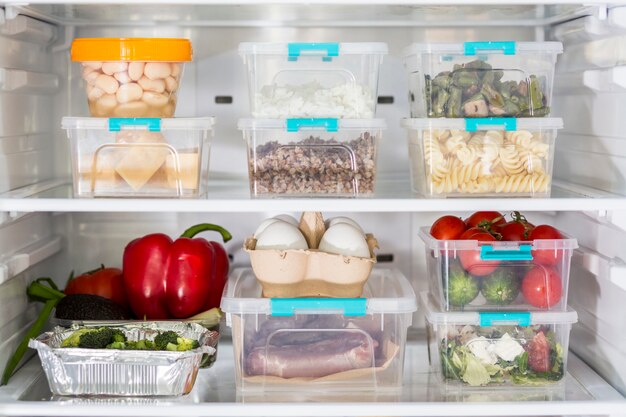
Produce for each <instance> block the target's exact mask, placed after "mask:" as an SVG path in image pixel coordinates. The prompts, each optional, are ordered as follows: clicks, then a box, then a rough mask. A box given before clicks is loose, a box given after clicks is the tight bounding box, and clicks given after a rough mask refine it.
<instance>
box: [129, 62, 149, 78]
mask: <svg viewBox="0 0 626 417" xmlns="http://www.w3.org/2000/svg"><path fill="white" fill-rule="evenodd" d="M145 65H146V64H145V63H143V62H131V63H130V64H128V76H129V77H130V79H131V80H133V81H137V80H138V79H140V78H141V76H142V75H143V67H144V66H145Z"/></svg>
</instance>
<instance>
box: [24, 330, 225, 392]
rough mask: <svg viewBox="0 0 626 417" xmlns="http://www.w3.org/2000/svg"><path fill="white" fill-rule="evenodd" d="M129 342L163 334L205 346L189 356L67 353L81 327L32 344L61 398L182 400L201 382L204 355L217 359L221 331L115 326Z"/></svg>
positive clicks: (104, 351)
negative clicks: (66, 345) (174, 334)
mask: <svg viewBox="0 0 626 417" xmlns="http://www.w3.org/2000/svg"><path fill="white" fill-rule="evenodd" d="M110 327H114V328H118V329H121V330H122V331H124V333H126V337H127V338H128V339H129V340H139V339H153V338H154V336H156V334H157V333H158V332H159V331H165V330H173V331H175V332H177V333H179V334H180V335H181V336H184V337H188V338H192V339H196V340H198V341H199V342H200V347H199V348H198V349H194V350H190V351H186V352H169V351H145V350H137V351H132V350H112V349H79V348H61V347H60V346H61V343H62V342H63V340H64V339H65V338H67V337H68V336H69V335H71V334H72V333H73V332H74V331H76V330H77V329H79V328H80V327H78V326H74V327H72V328H70V329H67V328H62V327H56V328H55V329H54V330H53V331H51V332H46V333H43V334H41V335H40V336H39V337H37V339H31V340H30V341H29V343H28V346H29V347H31V348H33V349H36V350H37V352H38V353H39V358H40V359H41V365H42V367H43V369H44V372H45V374H46V377H47V378H48V384H49V385H50V391H51V392H52V393H53V394H55V395H110V396H179V395H184V394H188V393H189V392H190V391H191V389H192V388H193V385H194V383H195V381H196V376H197V374H198V368H199V367H200V362H201V361H202V357H203V355H204V354H208V355H209V356H214V355H215V354H216V352H217V351H216V349H215V348H214V347H213V346H214V345H215V344H216V343H217V337H218V334H217V332H214V331H209V330H207V329H206V328H204V327H203V326H201V325H199V324H197V323H182V322H142V323H132V324H125V325H115V326H110Z"/></svg>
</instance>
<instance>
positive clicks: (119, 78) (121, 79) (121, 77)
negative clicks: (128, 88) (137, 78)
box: [113, 71, 132, 84]
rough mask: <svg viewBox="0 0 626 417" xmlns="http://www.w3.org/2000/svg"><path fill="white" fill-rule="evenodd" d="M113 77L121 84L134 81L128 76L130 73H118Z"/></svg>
mask: <svg viewBox="0 0 626 417" xmlns="http://www.w3.org/2000/svg"><path fill="white" fill-rule="evenodd" d="M113 76H114V77H115V79H116V80H117V81H119V82H120V83H121V84H124V83H129V82H131V81H132V79H131V78H130V77H129V76H128V73H127V72H126V71H123V72H116V73H115V74H113Z"/></svg>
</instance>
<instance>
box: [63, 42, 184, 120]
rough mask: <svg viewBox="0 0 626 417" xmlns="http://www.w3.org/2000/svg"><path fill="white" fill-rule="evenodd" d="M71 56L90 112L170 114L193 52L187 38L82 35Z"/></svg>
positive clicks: (125, 114)
mask: <svg viewBox="0 0 626 417" xmlns="http://www.w3.org/2000/svg"><path fill="white" fill-rule="evenodd" d="M71 54H72V61H78V62H80V63H81V75H82V78H83V80H84V81H85V88H86V92H87V102H88V104H89V111H90V113H91V115H92V116H95V117H173V116H174V111H175V109H176V93H177V92H178V87H179V86H180V81H181V77H182V73H183V63H184V62H188V61H191V56H192V50H191V42H190V41H189V40H188V39H173V38H80V39H75V40H74V42H72V52H71Z"/></svg>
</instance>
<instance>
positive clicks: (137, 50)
mask: <svg viewBox="0 0 626 417" xmlns="http://www.w3.org/2000/svg"><path fill="white" fill-rule="evenodd" d="M71 54H72V61H79V62H84V61H170V62H186V61H191V55H192V50H191V42H190V41H189V39H177V38H78V39H74V41H73V42H72V52H71Z"/></svg>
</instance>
